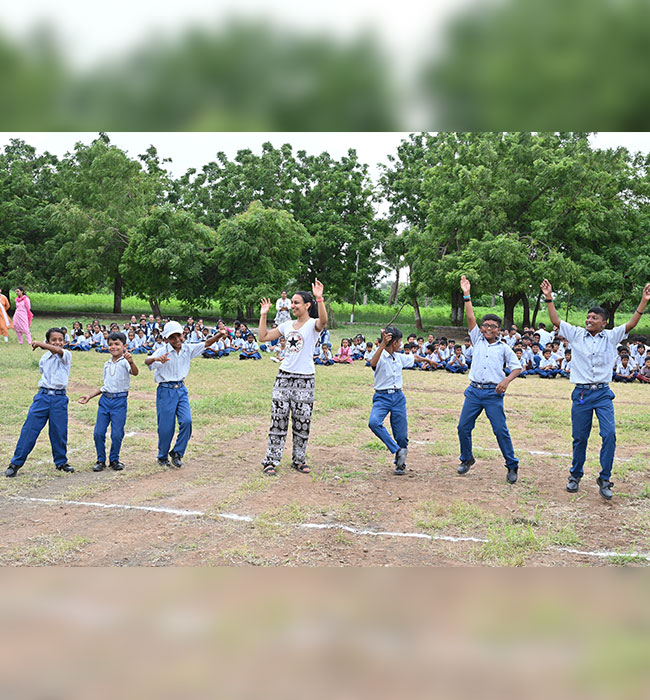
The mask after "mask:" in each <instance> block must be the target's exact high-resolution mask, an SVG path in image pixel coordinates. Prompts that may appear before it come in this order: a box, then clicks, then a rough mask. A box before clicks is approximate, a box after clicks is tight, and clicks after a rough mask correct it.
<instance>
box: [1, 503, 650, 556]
mask: <svg viewBox="0 0 650 700" xmlns="http://www.w3.org/2000/svg"><path fill="white" fill-rule="evenodd" d="M8 498H9V499H11V500H14V501H29V502H32V503H48V504H53V505H68V506H85V507H87V508H104V509H109V510H139V511H144V512H149V513H165V514H167V515H180V516H183V517H190V516H197V517H203V516H208V514H207V513H205V512H204V511H201V510H184V509H182V508H166V507H164V506H131V505H128V504H125V503H98V502H96V501H65V500H63V499H60V498H35V497H30V496H8ZM208 517H211V518H222V519H224V520H237V521H240V522H247V523H251V522H254V521H255V518H254V517H253V516H251V515H238V514H237V513H217V514H215V515H212V514H211V515H209V516H208ZM276 524H277V525H282V523H276ZM297 527H299V528H302V529H306V530H343V531H344V532H349V533H351V534H353V535H367V536H370V537H404V538H409V539H420V540H440V541H443V542H478V543H479V544H484V543H485V542H488V540H486V539H484V538H482V537H453V536H452V535H429V534H427V533H424V532H391V531H388V530H379V531H378V530H361V529H359V528H356V527H351V526H350V525H340V524H338V523H298V524H297ZM550 549H553V550H555V551H556V552H567V553H569V554H580V555H583V556H587V557H598V558H607V557H619V556H621V555H622V553H621V552H610V551H601V552H599V551H596V552H590V551H583V550H580V549H570V548H569V547H550ZM623 556H632V557H636V558H638V559H644V560H645V561H648V562H650V554H643V553H641V552H636V551H630V552H625V553H623Z"/></svg>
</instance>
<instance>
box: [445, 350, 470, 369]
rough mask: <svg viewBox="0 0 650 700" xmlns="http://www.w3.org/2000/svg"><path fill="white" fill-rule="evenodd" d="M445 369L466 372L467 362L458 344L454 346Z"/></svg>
mask: <svg viewBox="0 0 650 700" xmlns="http://www.w3.org/2000/svg"><path fill="white" fill-rule="evenodd" d="M445 369H446V370H447V372H453V373H454V374H465V372H467V363H466V362H465V357H464V355H463V349H462V348H461V346H460V345H456V346H455V347H454V354H453V355H452V356H451V357H450V358H449V360H448V361H447V366H446V367H445Z"/></svg>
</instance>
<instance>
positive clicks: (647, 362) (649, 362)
mask: <svg viewBox="0 0 650 700" xmlns="http://www.w3.org/2000/svg"><path fill="white" fill-rule="evenodd" d="M645 366H646V367H648V368H650V357H646V358H645Z"/></svg>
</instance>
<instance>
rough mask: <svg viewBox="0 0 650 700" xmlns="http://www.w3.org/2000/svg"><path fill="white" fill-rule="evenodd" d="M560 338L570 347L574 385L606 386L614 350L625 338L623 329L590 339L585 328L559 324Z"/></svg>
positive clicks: (600, 334) (610, 376) (603, 333)
mask: <svg viewBox="0 0 650 700" xmlns="http://www.w3.org/2000/svg"><path fill="white" fill-rule="evenodd" d="M560 334H561V335H563V336H564V337H565V338H566V339H567V340H568V341H569V342H570V343H571V382H572V383H573V384H605V383H607V382H610V381H611V380H612V366H613V365H614V360H615V359H616V348H617V347H618V345H619V343H620V342H621V340H623V338H625V337H627V333H626V332H625V325H622V326H616V328H612V329H611V330H602V331H601V332H600V333H596V335H591V333H589V332H588V331H587V329H586V328H578V327H577V326H572V325H571V324H570V323H567V322H566V321H562V322H561V323H560Z"/></svg>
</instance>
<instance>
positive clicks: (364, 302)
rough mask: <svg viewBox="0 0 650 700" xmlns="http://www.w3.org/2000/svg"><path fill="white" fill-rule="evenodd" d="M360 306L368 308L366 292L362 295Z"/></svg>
mask: <svg viewBox="0 0 650 700" xmlns="http://www.w3.org/2000/svg"><path fill="white" fill-rule="evenodd" d="M362 306H368V294H367V293H366V292H364V293H363V302H362Z"/></svg>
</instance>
